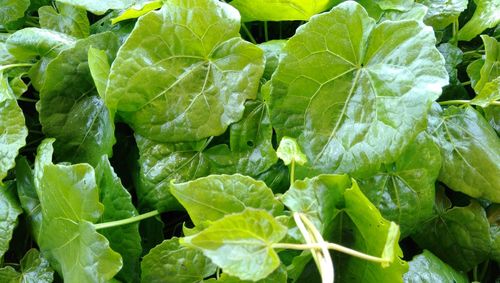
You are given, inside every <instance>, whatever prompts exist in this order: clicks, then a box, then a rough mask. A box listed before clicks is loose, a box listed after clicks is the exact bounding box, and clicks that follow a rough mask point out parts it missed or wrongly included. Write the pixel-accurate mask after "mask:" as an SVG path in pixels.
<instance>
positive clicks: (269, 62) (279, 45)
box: [259, 40, 286, 80]
mask: <svg viewBox="0 0 500 283" xmlns="http://www.w3.org/2000/svg"><path fill="white" fill-rule="evenodd" d="M285 44H286V40H270V41H266V42H264V43H261V44H259V47H260V48H261V49H262V50H263V51H264V57H265V58H266V67H265V68H264V74H263V75H262V77H263V78H265V79H266V80H270V79H271V76H272V75H273V73H274V71H276V69H277V68H278V63H279V60H280V56H281V53H282V52H283V48H284V47H285Z"/></svg>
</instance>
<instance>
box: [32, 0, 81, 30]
mask: <svg viewBox="0 0 500 283" xmlns="http://www.w3.org/2000/svg"><path fill="white" fill-rule="evenodd" d="M56 4H57V6H56V7H57V10H56V9H55V8H54V7H52V6H43V7H41V8H40V9H38V16H39V18H40V19H39V21H40V26H41V27H42V28H44V29H50V30H55V31H58V32H62V33H65V34H68V35H71V36H74V37H76V38H85V37H87V36H89V29H90V24H89V19H88V18H87V11H85V10H84V9H81V8H77V7H75V6H72V5H68V4H64V3H57V2H56Z"/></svg>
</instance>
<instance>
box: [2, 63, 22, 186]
mask: <svg viewBox="0 0 500 283" xmlns="http://www.w3.org/2000/svg"><path fill="white" fill-rule="evenodd" d="M27 136H28V129H27V128H26V125H25V120H24V114H23V111H22V109H21V108H20V107H19V105H18V104H17V101H16V96H15V94H14V93H13V92H12V89H11V88H10V86H9V82H8V80H7V78H6V77H4V75H3V73H2V71H0V185H1V184H2V181H3V179H4V178H5V177H6V176H7V172H8V171H9V170H10V169H11V168H12V167H14V165H15V159H16V156H17V154H18V153H19V149H20V148H21V147H23V146H24V145H25V144H26V137H27Z"/></svg>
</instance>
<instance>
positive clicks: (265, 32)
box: [264, 21, 269, 41]
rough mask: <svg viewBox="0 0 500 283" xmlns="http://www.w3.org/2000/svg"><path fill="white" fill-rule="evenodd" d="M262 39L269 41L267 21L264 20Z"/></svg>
mask: <svg viewBox="0 0 500 283" xmlns="http://www.w3.org/2000/svg"><path fill="white" fill-rule="evenodd" d="M264 40H265V41H269V31H268V30H267V21H265V22H264Z"/></svg>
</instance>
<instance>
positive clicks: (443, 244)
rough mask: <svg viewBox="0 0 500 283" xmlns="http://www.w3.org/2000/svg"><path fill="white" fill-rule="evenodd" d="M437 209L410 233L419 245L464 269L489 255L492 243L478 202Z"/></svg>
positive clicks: (471, 266) (482, 210) (487, 224)
mask: <svg viewBox="0 0 500 283" xmlns="http://www.w3.org/2000/svg"><path fill="white" fill-rule="evenodd" d="M438 213H439V214H438V215H437V216H436V217H435V218H434V219H432V220H431V221H428V222H427V223H426V224H425V225H422V226H421V227H420V229H419V230H418V231H417V232H416V233H415V234H414V235H412V238H413V239H414V240H415V241H416V242H417V243H418V245H419V246H420V247H422V248H424V249H428V250H430V251H432V252H433V253H434V254H435V255H437V256H438V257H439V258H441V259H443V260H444V261H445V262H446V263H448V264H450V265H451V266H452V267H454V268H457V269H458V270H462V271H466V272H467V271H469V270H471V269H472V268H473V267H474V266H476V265H477V264H479V263H481V262H483V261H484V260H486V259H487V258H488V256H489V253H490V246H491V244H492V243H491V239H490V231H489V226H490V225H489V223H488V219H487V218H486V213H485V211H484V209H483V208H482V207H481V206H480V205H479V204H478V203H477V202H475V201H473V202H472V203H471V204H470V205H469V206H467V207H453V208H451V209H445V210H442V209H438Z"/></svg>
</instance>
